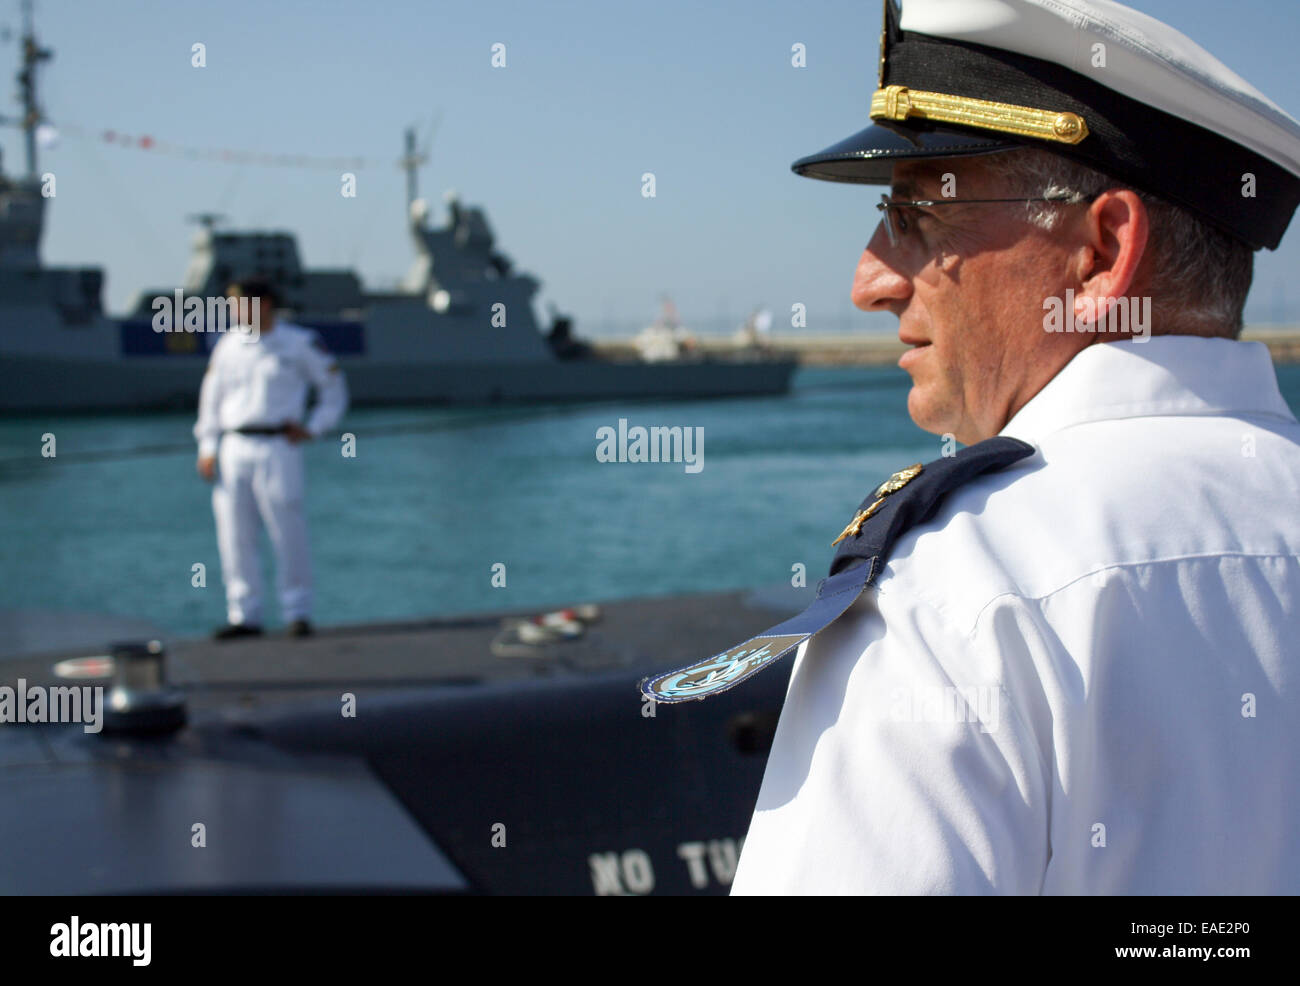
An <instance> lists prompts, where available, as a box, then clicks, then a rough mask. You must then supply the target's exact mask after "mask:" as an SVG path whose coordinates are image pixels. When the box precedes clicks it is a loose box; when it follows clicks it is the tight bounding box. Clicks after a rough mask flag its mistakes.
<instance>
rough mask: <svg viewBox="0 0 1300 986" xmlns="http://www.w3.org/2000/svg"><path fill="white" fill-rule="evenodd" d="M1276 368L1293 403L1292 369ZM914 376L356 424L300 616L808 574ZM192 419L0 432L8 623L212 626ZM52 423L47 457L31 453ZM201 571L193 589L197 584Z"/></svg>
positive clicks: (333, 457) (335, 458)
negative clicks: (602, 446) (619, 449)
mask: <svg viewBox="0 0 1300 986" xmlns="http://www.w3.org/2000/svg"><path fill="white" fill-rule="evenodd" d="M1279 378H1280V380H1281V384H1282V389H1283V393H1284V394H1285V395H1286V397H1287V400H1288V401H1289V402H1290V404H1291V406H1292V408H1293V409H1295V408H1300V367H1297V366H1283V367H1279ZM908 386H909V380H908V378H907V375H906V374H905V373H903V372H902V371H901V370H898V369H896V368H854V369H807V370H801V371H800V372H799V373H798V374H797V376H796V378H795V382H794V387H793V390H792V392H791V393H790V394H789V395H787V396H784V397H773V398H753V399H740V400H725V401H695V402H674V403H644V404H626V403H617V404H615V403H611V404H601V405H577V406H573V405H564V406H561V405H532V406H527V407H507V408H500V407H498V408H478V409H445V408H444V409H401V410H391V409H390V410H383V409H374V410H369V409H367V410H356V411H352V412H351V413H349V414H348V416H347V418H346V420H345V422H344V429H345V430H347V431H351V432H353V433H354V434H355V435H356V436H357V438H356V452H357V454H356V457H355V458H345V457H344V456H343V455H341V454H340V450H339V446H338V445H337V444H334V443H320V442H318V443H314V444H313V445H312V446H310V447H309V449H308V453H307V455H308V461H307V467H308V510H309V516H310V523H311V532H312V546H313V553H314V560H315V572H316V612H315V618H316V621H317V622H318V623H320V624H337V623H355V622H363V621H371V620H390V619H400V618H411V617H422V616H433V615H446V614H453V613H461V612H471V611H488V610H500V609H515V608H532V607H543V606H551V605H561V604H567V603H574V602H580V601H584V600H602V599H616V598H623V597H628V596H639V595H659V594H667V593H675V592H687V591H693V590H707V589H732V588H743V587H749V586H759V585H768V584H772V583H776V582H781V581H784V580H788V579H789V578H790V575H791V570H792V569H791V567H792V566H793V565H795V564H796V563H801V564H804V565H806V566H807V571H808V576H809V582H815V581H816V579H817V578H819V577H820V576H821V575H823V574H824V573H825V567H826V565H827V563H828V562H829V560H830V557H831V554H832V551H831V548H830V542H831V540H832V539H833V538H834V537H835V536H836V535H837V534H838V533H839V532H840V530H841V529H842V528H843V526H844V524H845V523H846V522H847V521H848V520H849V518H850V517H851V516H852V514H853V510H854V508H855V507H856V506H857V504H858V502H859V501H860V500H861V499H862V498H863V497H864V496H865V495H866V494H867V493H868V492H869V491H870V490H871V489H872V488H874V486H875V485H876V484H877V483H879V482H880V480H881V479H883V478H884V477H885V476H887V475H888V474H889V473H891V472H893V471H894V470H896V469H899V468H901V467H903V466H905V465H908V464H909V463H912V462H915V461H918V460H928V459H932V458H936V457H937V456H938V455H939V454H940V448H939V439H938V438H937V437H936V436H933V435H929V434H927V433H925V432H922V431H921V430H920V429H918V428H916V426H915V425H913V424H912V423H911V421H910V419H909V418H908V417H907V411H906V395H907V389H908ZM619 418H625V419H627V422H628V425H629V427H631V426H636V425H642V426H647V427H648V426H652V425H661V426H681V427H683V428H685V427H690V428H703V436H704V442H703V464H704V466H703V469H702V470H701V471H699V472H698V473H688V472H687V471H686V469H685V467H684V465H683V464H682V463H633V462H624V463H617V462H599V461H597V458H596V447H597V436H596V432H597V429H599V428H602V427H605V426H609V427H612V428H617V427H618V421H619ZM192 424H193V418H192V416H191V415H189V414H165V415H148V416H145V415H97V416H83V417H63V418H53V417H39V418H38V417H31V418H22V417H19V418H8V419H4V420H0V609H7V610H59V611H81V612H98V613H108V614H116V615H120V616H126V617H136V618H141V619H145V620H148V621H150V622H152V623H154V624H156V625H158V626H159V627H162V628H163V629H165V630H167V631H169V632H171V633H174V634H179V635H188V634H199V633H205V632H207V631H208V630H210V629H211V628H212V627H213V626H216V625H219V624H220V623H223V622H224V616H225V607H224V603H223V597H222V588H221V575H220V564H219V562H218V559H217V550H216V538H215V534H214V531H213V522H212V510H211V498H210V490H209V487H208V486H207V484H206V483H204V482H203V481H202V480H201V479H199V478H198V476H197V475H196V474H195V472H194V454H195V453H194V446H193V442H192V440H191V439H190V428H191V426H192ZM47 433H49V434H53V435H54V436H55V439H56V442H57V445H56V451H57V454H56V456H55V457H54V458H43V457H42V456H41V446H42V436H43V435H45V434H47ZM264 555H265V557H266V563H265V564H266V572H267V585H268V586H271V585H274V582H273V581H272V573H271V569H270V561H269V557H270V552H269V547H268V548H267V549H266V550H265V551H264ZM195 563H202V564H204V565H205V566H206V567H207V586H206V588H196V587H194V586H193V585H191V572H192V566H193V565H194V564H195ZM496 563H503V564H504V565H505V577H506V578H505V581H506V585H505V587H503V588H497V587H493V585H492V572H493V565H494V564H496ZM272 595H273V594H272ZM268 603H269V613H270V615H271V617H272V618H271V620H270V623H271V624H272V625H274V624H275V623H276V622H277V619H276V617H277V616H278V605H277V604H276V602H275V600H274V599H271V600H269V601H268Z"/></svg>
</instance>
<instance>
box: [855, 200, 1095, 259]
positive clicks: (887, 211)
mask: <svg viewBox="0 0 1300 986" xmlns="http://www.w3.org/2000/svg"><path fill="white" fill-rule="evenodd" d="M1096 197H1097V196H1096V195H1082V196H1080V195H1073V194H1066V193H1062V194H1060V195H1040V196H1038V197H1037V198H1032V199H917V200H915V201H912V202H894V201H891V200H890V198H889V196H888V195H882V196H880V204H879V205H877V206H876V208H877V209H879V210H880V212H881V214H882V216H883V219H882V221H883V222H884V224H885V234H886V235H887V236H888V237H889V245H890V246H898V236H899V234H900V233H906V232H907V231H908V229H909V226H908V222H907V213H906V212H905V211H904V210H906V209H911V208H916V207H921V208H926V209H929V208H931V207H933V206H936V205H984V204H986V203H990V202H1064V203H1066V204H1068V205H1076V204H1078V203H1080V202H1091V201H1092V200H1093V199H1095V198H1096ZM894 210H898V211H897V214H895V213H894Z"/></svg>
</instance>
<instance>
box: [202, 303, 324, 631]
mask: <svg viewBox="0 0 1300 986" xmlns="http://www.w3.org/2000/svg"><path fill="white" fill-rule="evenodd" d="M309 387H314V388H315V389H316V406H315V408H314V409H313V410H312V413H311V417H310V418H309V419H307V421H306V424H305V425H304V427H305V428H306V429H307V431H309V432H311V433H312V435H313V436H317V437H319V436H320V435H322V434H324V433H325V432H327V431H329V430H330V429H331V428H333V427H334V426H335V425H337V424H338V422H339V419H340V418H342V416H343V412H344V411H345V410H346V409H347V403H348V394H347V385H346V383H345V382H344V379H343V373H342V371H341V370H340V369H339V367H338V363H337V362H336V361H335V359H334V357H333V356H331V355H330V354H329V353H328V352H327V351H326V350H325V348H324V346H322V345H321V343H320V340H319V337H318V336H317V335H316V333H315V332H312V331H311V330H309V329H305V328H303V327H302V326H298V325H293V324H292V323H288V322H279V321H277V322H276V323H275V326H274V328H273V329H272V330H271V331H270V332H263V333H261V334H260V335H258V336H254V335H252V334H249V333H240V332H230V333H227V334H226V335H224V336H222V337H221V339H220V340H219V341H218V342H217V344H216V346H214V347H213V350H212V355H211V357H209V361H208V372H207V375H206V376H205V377H204V378H203V387H202V389H201V391H200V393H199V419H198V423H197V424H196V425H195V426H194V436H195V438H197V439H198V442H199V454H200V455H218V469H219V471H220V475H219V477H218V479H217V482H216V484H215V485H214V486H213V489H212V512H213V514H214V515H215V516H216V521H217V547H218V549H219V551H220V554H221V572H222V577H223V579H224V581H225V585H226V609H227V616H228V618H229V620H230V622H231V623H232V624H241V623H242V624H247V625H261V623H262V569H261V564H260V562H259V559H258V523H259V518H260V520H261V523H263V524H265V525H266V530H267V533H268V535H269V536H270V539H271V544H272V545H273V546H274V548H275V554H276V562H277V566H276V572H277V577H278V582H279V589H280V608H281V611H282V615H283V617H284V619H285V620H287V621H292V620H298V619H304V620H305V619H307V618H308V617H309V616H310V615H311V603H312V580H311V554H310V550H309V545H308V538H307V518H306V515H305V513H304V503H303V494H304V475H303V452H302V447H301V446H299V445H295V444H293V443H291V442H290V441H289V440H288V439H287V438H285V437H283V436H281V435H276V436H254V435H241V434H237V433H236V432H235V431H234V429H237V428H244V427H276V426H278V425H281V424H283V423H285V422H296V423H299V424H301V423H302V422H303V418H304V414H305V411H306V403H307V392H308V388H309ZM218 448H220V452H219V453H218Z"/></svg>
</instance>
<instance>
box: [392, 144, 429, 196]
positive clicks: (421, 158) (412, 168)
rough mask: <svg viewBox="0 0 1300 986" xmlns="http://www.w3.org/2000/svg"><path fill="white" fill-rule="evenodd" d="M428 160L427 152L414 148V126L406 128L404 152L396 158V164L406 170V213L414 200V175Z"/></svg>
mask: <svg viewBox="0 0 1300 986" xmlns="http://www.w3.org/2000/svg"><path fill="white" fill-rule="evenodd" d="M427 160H429V156H428V155H427V154H421V153H419V152H418V151H416V149H415V128H414V127H407V128H406V153H405V154H403V155H402V156H401V158H400V159H399V160H398V164H399V165H401V167H402V168H403V169H404V170H405V171H406V214H407V215H408V216H409V215H411V205H412V204H413V203H414V202H415V199H416V192H415V177H416V173H417V172H418V170H419V167H420V165H422V164H424V162H425V161H427Z"/></svg>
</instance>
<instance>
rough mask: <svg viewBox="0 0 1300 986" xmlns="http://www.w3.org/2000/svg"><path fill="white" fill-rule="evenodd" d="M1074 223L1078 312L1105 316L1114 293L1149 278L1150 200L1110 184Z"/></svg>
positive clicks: (1087, 318) (1088, 317) (1082, 317)
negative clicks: (1076, 246) (1147, 204)
mask: <svg viewBox="0 0 1300 986" xmlns="http://www.w3.org/2000/svg"><path fill="white" fill-rule="evenodd" d="M1074 228H1075V230H1076V235H1077V237H1078V245H1079V249H1078V250H1077V251H1076V253H1075V258H1076V259H1075V263H1076V269H1075V273H1076V276H1077V277H1078V280H1079V285H1080V286H1079V287H1078V288H1076V289H1075V292H1074V299H1075V300H1074V305H1075V311H1074V314H1075V318H1076V319H1077V320H1078V321H1079V322H1080V323H1083V322H1092V321H1094V320H1096V319H1102V318H1104V317H1105V315H1106V313H1107V312H1108V311H1109V310H1110V308H1111V306H1112V305H1113V304H1114V299H1116V298H1126V297H1128V296H1129V295H1130V294H1131V293H1133V289H1134V288H1135V287H1139V288H1140V287H1141V285H1143V284H1145V283H1146V281H1147V271H1146V268H1147V267H1149V266H1150V264H1149V258H1148V251H1147V248H1146V247H1147V236H1148V234H1149V232H1150V224H1149V219H1148V216H1147V209H1146V205H1145V203H1143V201H1142V199H1141V198H1139V197H1138V195H1137V193H1136V192H1133V191H1130V190H1129V189H1126V188H1111V189H1107V190H1106V191H1104V192H1102V193H1101V194H1100V195H1098V196H1097V197H1096V199H1094V200H1093V201H1092V203H1091V204H1089V206H1088V208H1087V211H1086V212H1083V214H1082V215H1081V216H1080V217H1079V219H1078V220H1077V221H1076V223H1075V224H1074ZM1144 261H1148V262H1147V263H1144Z"/></svg>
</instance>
